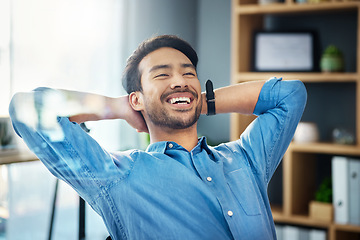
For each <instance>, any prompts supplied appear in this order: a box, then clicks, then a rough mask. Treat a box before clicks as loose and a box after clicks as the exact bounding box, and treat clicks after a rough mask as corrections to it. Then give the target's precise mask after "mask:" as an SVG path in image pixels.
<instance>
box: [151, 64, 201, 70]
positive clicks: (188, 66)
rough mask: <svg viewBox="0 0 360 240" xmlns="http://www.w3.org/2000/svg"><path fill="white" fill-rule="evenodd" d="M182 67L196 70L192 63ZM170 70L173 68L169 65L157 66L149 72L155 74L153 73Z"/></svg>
mask: <svg viewBox="0 0 360 240" xmlns="http://www.w3.org/2000/svg"><path fill="white" fill-rule="evenodd" d="M181 67H182V68H193V69H195V66H194V65H193V64H191V63H183V64H181ZM170 68H172V66H171V65H169V64H163V65H155V66H153V67H152V68H150V70H149V72H153V71H156V70H158V69H170Z"/></svg>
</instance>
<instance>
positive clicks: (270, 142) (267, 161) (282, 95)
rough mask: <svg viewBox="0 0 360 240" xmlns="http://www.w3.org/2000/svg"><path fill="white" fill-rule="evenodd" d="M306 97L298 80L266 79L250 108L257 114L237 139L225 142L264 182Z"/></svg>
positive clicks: (283, 147) (270, 173)
mask: <svg viewBox="0 0 360 240" xmlns="http://www.w3.org/2000/svg"><path fill="white" fill-rule="evenodd" d="M306 98H307V94H306V89H305V87H304V84H303V83H302V82H300V81H282V80H281V78H280V79H277V78H272V79H270V80H268V81H267V82H265V83H264V85H263V86H262V88H261V91H260V94H259V96H258V99H257V101H256V105H255V108H254V111H253V113H254V114H255V115H257V116H258V117H257V118H256V119H255V120H254V121H253V122H252V123H251V124H250V125H249V126H248V127H247V128H246V130H245V131H244V132H243V133H242V135H241V136H240V139H239V140H237V141H234V142H231V143H228V144H227V146H229V147H230V148H232V149H236V151H238V152H246V156H247V157H248V161H249V163H250V166H252V168H253V171H254V172H255V173H256V174H260V175H262V176H263V177H264V178H263V179H264V181H266V183H268V182H269V181H270V178H271V176H272V174H273V173H274V171H275V169H276V167H277V166H278V164H279V162H280V160H281V158H282V157H283V155H284V153H285V151H286V150H287V148H288V146H289V143H290V142H291V139H292V137H293V135H294V132H295V129H296V126H297V124H298V122H299V121H300V119H301V116H302V113H303V111H304V108H305V104H306ZM236 104H239V105H241V103H236Z"/></svg>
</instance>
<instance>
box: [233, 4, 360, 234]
mask: <svg viewBox="0 0 360 240" xmlns="http://www.w3.org/2000/svg"><path fill="white" fill-rule="evenodd" d="M359 11H360V2H355V1H335V0H330V1H326V2H324V1H323V2H320V3H316V4H315V3H313V4H310V3H302V4H300V3H296V2H295V0H285V1H284V2H280V3H274V4H268V5H260V4H258V2H257V0H233V1H232V51H231V52H232V59H231V65H232V73H231V77H232V82H233V83H240V82H245V81H254V80H261V79H269V78H271V77H274V76H276V77H283V79H287V80H289V79H300V80H302V81H303V82H304V83H305V85H306V86H307V87H308V86H309V88H311V87H312V85H315V84H316V86H320V87H321V86H325V85H326V86H329V84H330V85H331V84H333V85H334V86H335V88H337V87H338V86H343V85H344V86H348V87H349V86H350V87H349V88H351V89H353V92H354V93H353V94H354V96H353V98H352V99H353V102H352V103H347V102H346V103H344V104H346V105H348V104H350V105H351V106H353V108H351V109H352V110H350V111H352V112H354V111H355V113H352V115H351V117H352V118H354V119H352V122H353V123H354V125H355V126H353V135H354V136H355V139H356V142H357V143H356V144H355V145H338V144H333V143H331V141H330V140H331V139H328V138H326V137H323V138H322V139H320V142H319V143H312V144H298V143H291V144H290V147H289V149H288V150H287V152H286V154H285V156H284V159H283V162H282V165H281V168H282V169H281V170H282V171H281V174H282V176H281V178H282V191H281V192H282V194H281V195H282V196H281V198H282V201H280V202H281V203H280V204H279V205H275V204H273V203H272V210H273V216H274V220H275V222H278V223H284V224H294V225H299V226H305V227H310V228H323V229H325V230H327V234H328V239H330V240H334V239H337V240H339V239H360V226H353V225H340V224H336V223H334V222H321V221H317V220H313V219H311V218H310V217H309V202H310V201H311V200H312V199H313V197H314V192H315V189H316V187H317V184H318V176H317V175H318V169H319V168H321V166H320V167H319V165H321V164H324V163H325V165H327V166H330V165H331V157H332V156H334V155H345V156H351V157H357V158H360V104H359V103H360V65H359V64H360V61H359V60H358V59H359V57H360V28H359V26H360V12H359ZM339 13H340V14H343V15H342V16H348V14H350V15H351V16H353V17H352V20H350V21H352V23H351V24H353V26H355V27H354V30H350V31H351V34H349V35H348V36H347V35H346V34H345V35H342V36H341V38H343V40H342V41H343V44H344V45H346V44H349V43H348V42H351V44H353V46H350V48H351V50H350V51H352V54H353V55H354V56H353V57H351V59H350V60H349V61H348V62H345V64H347V65H348V66H349V65H351V66H352V67H351V66H350V67H348V68H347V69H345V71H344V72H341V73H322V72H320V71H317V72H281V73H280V72H254V71H252V66H251V62H252V57H253V56H252V55H253V33H254V31H258V30H269V29H267V28H268V23H267V20H268V18H269V16H281V17H283V16H284V17H287V19H288V20H289V19H290V20H289V21H291V18H292V17H294V18H297V19H299V18H300V19H301V18H302V17H303V19H304V21H306V19H308V18H313V17H316V19H321V18H323V17H324V18H326V17H327V18H336V17H337V16H338V15H337V14H339ZM339 24H341V21H339ZM295 25H297V26H299V24H294V26H295ZM308 25H309V23H308ZM310 25H311V23H310ZM287 26H288V29H287V30H299V29H297V28H296V27H294V29H291V27H290V28H289V26H291V23H290V24H288V25H287ZM334 27H335V28H338V29H341V28H343V27H346V26H341V25H340V26H334ZM322 28H323V27H322V25H321V24H320V26H317V29H315V31H322ZM330 28H331V27H330ZM271 30H277V29H271ZM281 30H283V29H281ZM300 30H301V29H300ZM313 30H314V29H313ZM354 31H355V33H354ZM334 34H335V35H336V32H335V33H334ZM328 36H330V37H326V38H325V37H323V38H322V39H319V41H320V42H321V41H323V42H324V41H325V42H331V40H332V39H331V38H332V35H331V34H330V35H328ZM335 37H338V36H335ZM335 37H334V38H335ZM315 47H317V46H315ZM317 50H319V49H317ZM321 51H323V49H321ZM319 53H320V51H319ZM279 57H281V56H279ZM319 61H320V58H319V57H318V59H315V64H317V63H318V62H319ZM309 94H312V95H313V94H314V91H311V92H309ZM309 97H311V96H309ZM314 99H315V100H314ZM314 99H312V100H311V102H309V101H308V105H307V107H306V108H308V107H309V106H312V105H314V102H315V101H316V98H314ZM315 105H316V104H315ZM340 108H343V107H341V106H340ZM344 108H345V107H344ZM305 111H306V110H305ZM332 111H333V112H334V114H335V115H336V109H332ZM339 117H340V118H343V119H346V118H348V116H339ZM253 119H254V117H252V116H244V115H240V114H233V115H232V116H231V131H230V132H231V136H230V137H231V139H232V140H235V139H238V138H239V136H240V134H241V133H242V132H243V130H244V129H245V128H246V126H247V125H248V124H249V123H250V122H251V121H252V120H253ZM318 124H322V123H321V122H318ZM359 187H360V186H359ZM359 204H360V203H359Z"/></svg>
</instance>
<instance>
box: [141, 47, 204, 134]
mask: <svg viewBox="0 0 360 240" xmlns="http://www.w3.org/2000/svg"><path fill="white" fill-rule="evenodd" d="M139 71H140V73H141V84H142V89H143V91H142V93H140V95H141V97H142V100H143V106H144V108H143V109H142V110H143V114H144V117H145V119H146V121H147V124H148V125H149V121H151V122H152V123H153V124H154V125H156V126H160V127H167V128H170V129H184V128H188V127H191V126H193V125H194V124H195V123H196V122H197V120H198V119H199V116H200V113H201V107H202V101H201V87H200V82H199V80H198V78H197V74H196V71H195V67H194V66H193V65H192V63H191V61H190V60H189V59H188V58H187V57H186V56H185V55H184V54H183V53H181V52H180V51H178V50H176V49H173V48H160V49H158V50H156V51H154V52H151V53H150V54H148V55H147V56H146V57H144V59H143V60H142V61H141V62H140V64H139Z"/></svg>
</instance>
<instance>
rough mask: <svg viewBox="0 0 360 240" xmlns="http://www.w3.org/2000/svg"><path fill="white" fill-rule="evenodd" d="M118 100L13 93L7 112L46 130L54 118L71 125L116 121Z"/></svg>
mask: <svg viewBox="0 0 360 240" xmlns="http://www.w3.org/2000/svg"><path fill="white" fill-rule="evenodd" d="M119 101H120V98H119V99H117V98H109V97H105V96H101V95H98V94H93V93H84V92H75V91H68V90H56V89H50V88H38V89H36V90H34V91H31V92H21V93H16V94H15V95H14V97H13V99H12V101H11V105H10V109H12V112H14V113H16V114H15V115H16V118H17V120H19V121H21V122H23V123H26V124H29V125H32V126H33V127H35V126H36V125H38V124H43V127H45V128H48V127H51V125H52V124H54V122H55V120H56V118H57V117H70V118H73V119H72V120H73V121H76V122H84V121H90V120H101V119H111V118H117V117H119V115H120V114H119V113H118V112H117V111H118V109H117V108H116V105H117V104H116V103H117V102H119Z"/></svg>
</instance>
